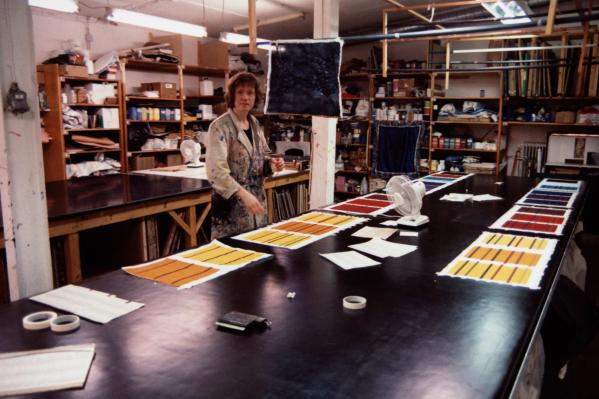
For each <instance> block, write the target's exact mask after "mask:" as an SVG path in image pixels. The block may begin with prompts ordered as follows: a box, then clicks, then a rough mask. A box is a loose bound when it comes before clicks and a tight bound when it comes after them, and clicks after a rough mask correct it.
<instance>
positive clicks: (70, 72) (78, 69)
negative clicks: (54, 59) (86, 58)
mask: <svg viewBox="0 0 599 399" xmlns="http://www.w3.org/2000/svg"><path fill="white" fill-rule="evenodd" d="M58 71H59V73H60V75H61V76H73V77H76V78H87V77H89V74H88V73H87V68H86V67H84V66H80V65H59V67H58Z"/></svg>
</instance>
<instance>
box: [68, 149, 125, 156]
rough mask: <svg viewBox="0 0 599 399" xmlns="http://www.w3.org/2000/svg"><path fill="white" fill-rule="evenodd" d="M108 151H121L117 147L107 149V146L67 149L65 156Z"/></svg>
mask: <svg viewBox="0 0 599 399" xmlns="http://www.w3.org/2000/svg"><path fill="white" fill-rule="evenodd" d="M107 152H121V149H120V148H115V149H106V148H100V149H97V150H76V151H68V150H67V151H66V152H65V157H66V158H68V157H70V156H72V155H83V154H98V153H107Z"/></svg>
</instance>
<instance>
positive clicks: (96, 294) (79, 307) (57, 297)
mask: <svg viewBox="0 0 599 399" xmlns="http://www.w3.org/2000/svg"><path fill="white" fill-rule="evenodd" d="M31 300H33V301H35V302H40V303H43V304H45V305H48V306H52V307H53V308H57V309H62V310H65V311H67V312H71V313H74V314H76V315H78V316H81V317H83V318H85V319H88V320H91V321H95V322H98V323H102V324H104V323H108V322H109V321H110V320H112V319H116V318H117V317H120V316H123V315H126V314H127V313H129V312H133V311H134V310H137V309H139V308H141V307H142V306H144V304H143V303H139V302H130V301H127V300H125V299H121V298H117V297H116V296H114V295H111V294H108V293H106V292H102V291H95V290H90V289H89V288H85V287H79V286H76V285H65V286H64V287H60V288H57V289H55V290H52V291H48V292H44V293H43V294H39V295H36V296H32V297H31Z"/></svg>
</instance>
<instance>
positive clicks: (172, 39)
mask: <svg viewBox="0 0 599 399" xmlns="http://www.w3.org/2000/svg"><path fill="white" fill-rule="evenodd" d="M150 42H153V43H158V44H162V43H168V44H170V47H167V49H170V50H172V52H173V53H172V55H173V56H175V57H177V58H179V62H181V63H183V36H182V35H165V36H154V35H153V34H151V33H150Z"/></svg>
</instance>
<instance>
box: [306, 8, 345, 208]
mask: <svg viewBox="0 0 599 399" xmlns="http://www.w3.org/2000/svg"><path fill="white" fill-rule="evenodd" d="M338 33H339V0H314V38H315V39H318V38H327V37H336V36H337V35H338ZM336 128H337V118H324V117H320V116H313V117H312V154H311V157H310V163H311V166H310V208H319V207H322V206H324V205H328V204H331V203H332V202H333V198H334V189H335V139H336V132H337V129H336Z"/></svg>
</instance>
